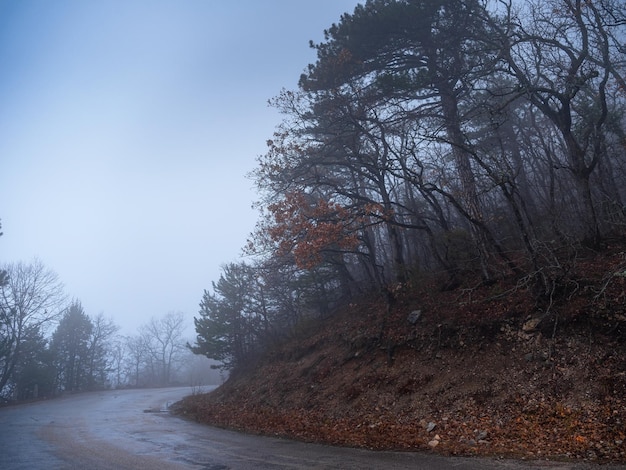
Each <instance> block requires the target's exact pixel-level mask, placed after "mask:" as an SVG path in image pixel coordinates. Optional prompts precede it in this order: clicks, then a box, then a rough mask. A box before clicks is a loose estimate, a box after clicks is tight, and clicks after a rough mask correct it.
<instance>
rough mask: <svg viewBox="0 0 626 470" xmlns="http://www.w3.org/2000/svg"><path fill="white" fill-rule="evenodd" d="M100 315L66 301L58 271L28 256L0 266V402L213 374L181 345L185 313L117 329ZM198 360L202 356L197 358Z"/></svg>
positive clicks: (196, 383) (189, 380)
mask: <svg viewBox="0 0 626 470" xmlns="http://www.w3.org/2000/svg"><path fill="white" fill-rule="evenodd" d="M119 330H120V328H119V327H118V326H117V325H116V324H115V323H114V322H113V320H111V319H108V318H106V317H105V316H104V314H102V313H100V314H98V315H93V316H90V315H88V314H87V313H86V312H85V310H84V308H83V306H82V305H81V302H80V301H79V300H76V299H72V300H71V301H68V298H67V295H66V294H65V292H64V287H63V284H62V282H61V280H60V279H59V277H58V275H57V274H56V273H55V272H54V271H53V270H52V269H49V268H47V267H46V266H44V264H43V263H42V262H41V261H39V260H35V261H33V262H30V263H25V262H19V263H9V264H5V265H3V267H2V269H0V404H1V403H3V402H4V403H7V402H9V403H10V402H15V401H26V400H32V399H41V398H51V397H54V396H58V395H61V394H65V393H74V392H82V391H90V390H103V389H108V388H126V387H155V386H166V385H174V384H184V385H190V386H192V387H195V388H196V389H200V388H201V387H202V386H203V385H206V384H207V383H208V381H212V382H211V383H216V382H219V381H220V378H219V376H218V375H217V374H215V373H214V372H212V371H211V370H210V364H209V363H208V361H207V360H206V359H205V358H200V357H197V356H194V355H193V354H192V353H191V352H190V351H189V349H188V348H187V347H186V343H187V338H186V336H185V316H184V315H183V314H182V313H181V312H169V313H167V314H165V315H163V316H161V317H156V316H155V317H152V319H150V321H148V322H147V323H145V324H144V325H142V326H141V327H140V328H139V331H138V332H137V334H134V335H121V334H120V333H119ZM202 359H204V360H202Z"/></svg>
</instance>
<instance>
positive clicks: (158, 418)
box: [0, 387, 626, 470]
mask: <svg viewBox="0 0 626 470" xmlns="http://www.w3.org/2000/svg"><path fill="white" fill-rule="evenodd" d="M190 393H191V389H190V388H188V387H185V388H164V389H149V390H123V391H119V390H116V391H105V392H93V393H84V394H80V395H74V396H69V397H64V398H60V399H56V400H49V401H41V402H37V403H31V404H26V405H19V406H12V407H6V408H0V468H2V469H6V470H13V469H24V470H26V469H28V470H39V469H41V470H43V469H45V470H57V469H59V470H65V469H88V470H101V469H102V470H104V469H129V470H130V469H132V470H138V469H155V468H156V469H158V470H170V469H181V470H182V469H202V470H222V469H355V470H356V469H359V470H361V469H398V470H400V469H412V470H420V469H428V470H438V469H441V470H443V469H456V470H478V469H487V470H489V469H512V470H517V469H529V468H537V469H539V468H544V469H545V468H549V469H553V468H554V469H576V470H579V469H580V470H582V469H593V468H597V467H596V466H594V465H591V464H584V463H577V464H570V463H551V462H533V463H530V462H518V461H511V460H496V459H468V458H447V457H441V456H437V455H433V454H428V453H408V452H372V451H366V450H359V449H349V448H337V447H330V446H323V445H313V444H304V443H300V442H295V441H290V440H286V439H279V438H269V437H259V436H249V435H245V434H241V433H236V432H230V431H225V430H222V429H217V428H213V427H210V426H204V425H201V424H197V423H192V422H188V421H185V420H182V419H179V418H176V417H174V416H171V415H170V414H169V413H168V412H167V411H166V408H167V406H168V404H169V403H173V402H174V401H177V400H179V399H180V398H182V397H183V396H185V395H188V394H190ZM601 468H602V470H609V469H611V470H613V469H626V466H606V465H603V466H602V467H601Z"/></svg>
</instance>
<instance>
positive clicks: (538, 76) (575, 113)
mask: <svg viewBox="0 0 626 470" xmlns="http://www.w3.org/2000/svg"><path fill="white" fill-rule="evenodd" d="M625 12H626V8H625V7H624V5H623V4H622V5H619V4H618V3H616V2H613V1H611V0H600V1H593V2H591V1H584V0H551V1H541V2H539V1H533V2H529V5H528V8H526V9H524V13H525V14H526V16H525V17H522V18H517V17H516V16H515V13H514V11H513V8H512V5H511V4H509V5H508V9H507V20H508V21H507V22H506V23H505V24H504V25H503V26H500V27H499V28H497V27H496V28H494V30H495V29H499V35H498V36H497V40H498V41H499V42H500V43H501V44H502V56H503V57H504V58H505V60H506V63H507V66H508V70H509V71H510V74H511V76H512V77H513V78H514V79H515V80H516V81H517V85H516V87H514V88H513V89H511V90H510V92H511V93H510V94H511V95H514V96H515V95H519V96H524V97H526V98H527V99H528V100H529V102H530V103H531V104H532V105H533V106H535V107H536V108H537V109H538V110H540V111H541V112H542V113H543V114H544V115H545V116H546V117H547V118H548V119H549V120H550V122H551V123H552V124H553V126H554V129H555V130H556V131H557V132H558V133H559V134H560V137H561V139H562V149H563V155H564V156H565V161H564V162H562V163H558V164H557V166H558V167H559V168H561V169H564V170H567V172H568V173H569V174H570V175H571V176H572V179H573V182H574V190H575V193H576V196H577V197H576V199H575V206H577V207H575V211H576V214H575V215H576V219H577V221H578V222H580V224H579V225H580V226H581V227H582V229H583V230H582V234H581V238H582V240H583V241H584V242H585V244H587V245H590V246H593V247H595V248H597V247H598V246H599V243H600V239H601V238H602V233H601V224H600V221H599V219H598V213H597V212H598V211H597V203H596V201H595V199H596V198H597V197H598V196H597V195H596V194H594V188H593V184H592V175H593V174H594V172H595V171H596V169H597V168H598V167H599V166H600V165H602V163H603V161H604V160H607V159H608V158H610V152H609V148H608V147H607V142H608V134H609V132H610V129H609V123H610V119H609V117H610V115H611V114H612V113H613V109H611V106H612V105H611V102H610V101H609V99H608V98H609V94H610V90H611V89H612V88H621V89H622V93H623V92H624V90H626V82H625V80H624V75H623V73H624V72H623V68H624V65H625V64H626V60H625V59H624V50H623V38H624V34H625V32H626V31H625V26H626V22H624V18H625V17H626V14H625ZM494 24H495V23H494ZM574 229H575V227H571V229H570V230H572V231H573V230H574Z"/></svg>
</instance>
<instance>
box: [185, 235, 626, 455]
mask: <svg viewBox="0 0 626 470" xmlns="http://www.w3.org/2000/svg"><path fill="white" fill-rule="evenodd" d="M625 251H626V246H625V245H624V244H615V245H613V246H611V247H609V248H608V249H607V250H606V251H604V252H603V253H601V254H598V253H579V255H578V258H577V261H576V263H575V264H573V265H572V266H571V268H570V269H569V270H567V271H565V272H566V274H565V275H564V276H562V277H561V278H560V279H559V282H558V284H556V285H555V287H556V288H555V289H554V290H553V291H552V292H551V293H550V295H547V296H543V297H542V298H538V297H537V296H536V295H532V294H531V289H530V287H529V286H528V285H526V284H525V283H524V282H523V281H524V280H519V279H502V280H500V281H498V282H496V283H494V284H492V285H489V286H484V285H481V284H480V283H479V282H478V281H477V280H476V279H474V280H471V279H470V278H468V279H466V280H465V282H464V284H463V285H461V286H460V287H458V288H456V289H455V290H452V291H446V292H442V291H441V289H439V288H438V286H439V285H440V284H439V283H438V282H437V281H436V280H434V279H431V280H422V281H421V282H420V283H419V286H417V287H412V288H410V287H405V288H403V289H402V290H400V291H398V292H397V293H396V296H395V301H394V302H393V303H392V305H391V306H389V307H388V306H387V304H385V303H384V302H382V301H381V300H380V299H379V298H377V297H373V298H371V299H363V300H362V301H360V302H359V303H358V304H351V305H349V306H346V307H345V308H343V309H342V310H341V311H338V312H336V313H335V314H334V315H332V316H330V317H328V318H325V319H322V320H319V321H315V322H313V321H311V322H310V324H308V325H302V329H301V332H300V334H299V335H298V337H297V338H294V339H292V340H290V341H288V342H286V343H284V344H281V345H278V346H276V347H275V348H273V349H272V350H271V351H269V352H268V353H267V354H266V355H265V356H264V357H262V358H259V359H258V362H256V363H254V364H251V365H250V367H249V368H248V369H246V370H239V371H237V372H236V373H235V374H233V375H232V377H231V378H230V379H229V380H228V381H227V382H226V383H225V384H224V385H222V386H221V387H220V388H218V389H217V390H216V391H214V392H213V393H211V394H208V395H196V396H193V397H190V398H188V399H186V400H185V401H183V402H181V403H179V404H178V407H177V410H178V412H179V413H180V414H184V415H186V416H188V417H190V418H193V419H195V420H197V421H200V422H204V423H207V424H212V425H217V426H223V427H227V428H232V429H238V430H243V431H246V432H253V433H261V434H269V435H280V436H286V437H291V438H295V439H301V440H304V441H315V442H324V443H329V444H334V445H342V446H355V447H365V448H372V449H402V450H429V451H434V452H441V453H444V454H457V455H477V454H481V455H503V456H516V457H525V458H554V459H589V460H594V461H626V302H625V301H626V254H625ZM537 299H538V300H537Z"/></svg>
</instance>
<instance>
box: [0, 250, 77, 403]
mask: <svg viewBox="0 0 626 470" xmlns="http://www.w3.org/2000/svg"><path fill="white" fill-rule="evenodd" d="M2 270H3V271H6V273H7V275H8V280H7V282H6V284H5V285H4V286H1V287H0V346H1V349H0V391H2V389H4V387H5V386H6V385H7V382H8V381H9V378H10V377H11V374H12V372H13V370H14V368H15V366H16V364H17V363H18V361H19V359H20V354H21V347H22V343H23V341H24V334H25V332H26V330H27V329H29V328H41V329H44V328H45V326H47V325H49V324H50V323H51V322H53V321H54V320H56V319H57V318H58V317H59V316H60V315H61V312H62V308H63V306H64V304H65V301H66V296H65V294H64V292H63V284H62V283H61V281H60V280H59V277H58V275H57V274H56V273H55V272H54V271H52V270H50V269H47V268H46V267H45V266H44V265H43V263H42V262H41V261H39V260H34V261H33V262H32V263H30V264H26V263H22V262H19V263H11V264H7V265H5V266H4V267H3V269H2Z"/></svg>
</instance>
